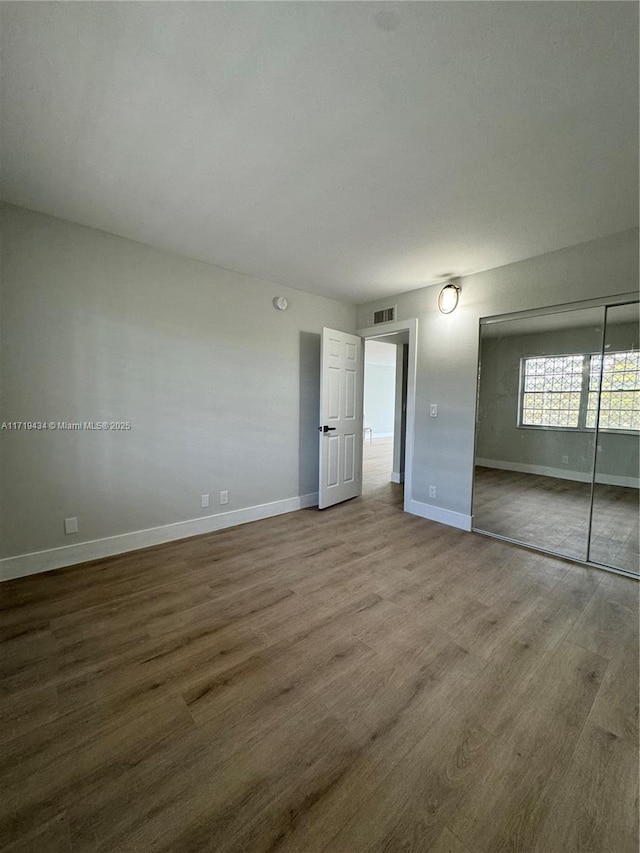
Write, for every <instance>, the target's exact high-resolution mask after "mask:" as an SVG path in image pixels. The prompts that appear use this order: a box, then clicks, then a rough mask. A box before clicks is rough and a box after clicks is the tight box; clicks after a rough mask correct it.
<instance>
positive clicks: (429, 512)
mask: <svg viewBox="0 0 640 853" xmlns="http://www.w3.org/2000/svg"><path fill="white" fill-rule="evenodd" d="M405 511H406V512H410V513H412V514H413V515H419V516H420V518H428V519H429V521H438V522H440V524H448V525H449V527H457V528H458V529H459V530H471V516H470V515H464V513H462V512H454V511H453V510H451V509H443V508H442V507H440V506H433V505H432V504H425V503H422V501H416V500H413V499H411V500H410V501H409V502H408V505H407V504H405Z"/></svg>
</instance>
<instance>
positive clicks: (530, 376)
mask: <svg viewBox="0 0 640 853" xmlns="http://www.w3.org/2000/svg"><path fill="white" fill-rule="evenodd" d="M583 372H584V359H583V356H581V355H561V356H553V357H551V358H548V357H543V358H525V359H523V372H522V380H523V382H522V387H523V393H522V410H521V424H522V425H523V426H555V427H565V428H567V427H568V428H574V429H577V428H578V426H579V421H580V398H581V393H582V381H583V379H582V376H583Z"/></svg>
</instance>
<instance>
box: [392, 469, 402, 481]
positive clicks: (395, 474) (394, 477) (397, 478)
mask: <svg viewBox="0 0 640 853" xmlns="http://www.w3.org/2000/svg"><path fill="white" fill-rule="evenodd" d="M391 482H392V483H404V474H399V473H398V472H397V471H392V472H391Z"/></svg>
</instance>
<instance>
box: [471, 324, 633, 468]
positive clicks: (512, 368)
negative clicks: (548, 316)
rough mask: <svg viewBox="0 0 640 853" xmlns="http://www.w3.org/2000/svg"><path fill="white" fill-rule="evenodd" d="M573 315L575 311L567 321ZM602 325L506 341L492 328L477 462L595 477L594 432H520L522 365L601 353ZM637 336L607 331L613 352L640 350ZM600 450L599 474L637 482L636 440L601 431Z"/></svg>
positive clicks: (485, 355) (626, 330)
mask: <svg viewBox="0 0 640 853" xmlns="http://www.w3.org/2000/svg"><path fill="white" fill-rule="evenodd" d="M573 315H575V312H571V314H570V315H569V316H570V317H573ZM553 316H554V318H555V317H557V315H553ZM516 325H517V321H513V322H511V323H509V327H510V329H513V328H514V326H516ZM602 326H603V324H602V323H600V324H599V325H598V326H590V327H588V328H568V329H565V330H558V331H553V332H543V333H539V334H525V335H516V334H509V335H507V336H504V337H495V336H493V332H494V331H495V330H496V328H499V326H498V327H496V326H492V327H489V329H490V332H491V336H490V337H485V336H484V334H483V335H482V341H481V358H480V393H479V395H478V437H477V442H476V458H478V459H481V460H491V461H494V462H495V461H497V462H502V463H516V464H517V465H530V466H543V467H546V468H550V469H554V470H557V471H559V472H563V471H567V472H572V473H574V472H578V473H582V474H587V475H590V474H591V470H592V468H593V442H594V434H593V432H592V431H590V432H584V431H581V432H574V431H570V430H554V429H527V428H520V427H518V402H519V401H518V392H519V378H520V360H521V359H522V358H525V357H527V356H534V355H569V354H572V353H580V354H582V353H593V352H600V348H601V345H602ZM486 328H487V327H485V329H486ZM483 331H484V330H483ZM637 337H638V332H637V326H634V325H631V324H621V325H612V326H609V327H608V328H607V343H608V344H610V348H611V351H616V350H627V349H633V348H637V344H638V341H637ZM598 445H599V448H600V450H599V454H598V466H597V467H598V473H600V474H606V475H609V476H612V477H624V478H632V479H636V480H637V478H638V464H639V462H638V436H637V435H630V434H616V433H606V432H601V433H600V435H599V438H598ZM565 457H566V459H567V462H564V458H565Z"/></svg>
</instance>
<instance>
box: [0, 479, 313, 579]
mask: <svg viewBox="0 0 640 853" xmlns="http://www.w3.org/2000/svg"><path fill="white" fill-rule="evenodd" d="M317 504H318V495H317V493H316V494H309V495H301V496H299V497H295V498H286V499H285V500H281V501H272V502H271V503H266V504H259V505H258V506H250V507H246V508H245V509H235V510H230V511H229V512H221V513H218V514H217V515H208V516H205V517H204V518H192V519H188V520H187V521H177V522H174V523H173V524H164V525H162V526H161V527H151V528H149V529H148V530H136V531H134V532H132V533H122V534H120V535H119V536H108V537H106V538H105V539H93V540H91V541H90V542H78V543H76V544H74V545H63V546H62V547H60V548H50V549H49V550H47V551H36V552H34V553H32V554H19V555H18V556H16V557H5V558H4V559H2V560H0V581H6V580H11V579H13V578H21V577H25V576H26V575H34V574H38V573H39V572H49V571H51V570H52V569H60V568H62V567H63V566H73V565H75V564H76V563H86V562H87V561H88V560H100V559H102V558H103V557H113V556H114V555H115V554H124V553H126V552H127V551H137V550H138V549H140V548H149V547H151V546H152V545H161V544H162V543H164V542H173V541H175V540H176V539H186V538H188V537H189V536H198V535H200V534H202V533H212V532H213V531H215V530H222V529H224V528H225V527H234V526H235V525H238V524H247V523H248V522H250V521H260V520H261V519H263V518H271V517H272V516H275V515H282V514H284V513H286V512H295V510H298V509H305V508H307V507H310V506H317Z"/></svg>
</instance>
